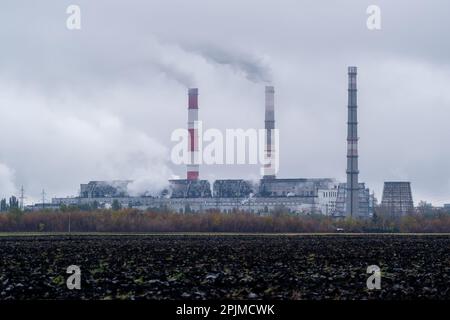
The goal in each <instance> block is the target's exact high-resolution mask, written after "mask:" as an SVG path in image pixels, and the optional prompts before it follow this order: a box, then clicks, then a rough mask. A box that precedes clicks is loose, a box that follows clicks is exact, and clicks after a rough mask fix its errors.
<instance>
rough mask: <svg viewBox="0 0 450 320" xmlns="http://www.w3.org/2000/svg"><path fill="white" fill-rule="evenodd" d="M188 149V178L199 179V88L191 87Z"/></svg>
mask: <svg viewBox="0 0 450 320" xmlns="http://www.w3.org/2000/svg"><path fill="white" fill-rule="evenodd" d="M188 96H189V101H188V131H189V139H188V141H189V142H188V143H189V146H188V150H189V164H188V165H187V179H188V180H197V179H198V176H199V165H198V162H197V159H198V89H197V88H191V89H189V91H188Z"/></svg>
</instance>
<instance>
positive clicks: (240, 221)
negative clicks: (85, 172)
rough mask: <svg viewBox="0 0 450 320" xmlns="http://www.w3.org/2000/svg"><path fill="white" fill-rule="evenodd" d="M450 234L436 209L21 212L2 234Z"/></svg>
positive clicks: (449, 217) (2, 223) (448, 219)
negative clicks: (354, 214) (333, 213)
mask: <svg viewBox="0 0 450 320" xmlns="http://www.w3.org/2000/svg"><path fill="white" fill-rule="evenodd" d="M69 226H70V230H71V231H72V232H242V233H250V232H255V233H306V232H318V233H327V232H331V233H334V232H373V233H377V232H394V233H395V232H412V233H436V232H442V233H444V232H450V214H449V213H445V212H433V213H427V214H408V215H403V216H393V215H390V214H388V213H386V212H382V211H380V212H377V213H376V214H375V215H374V216H373V217H372V218H370V219H349V218H346V219H342V218H341V219H336V218H332V217H329V216H323V215H291V214H287V213H277V214H273V215H256V214H252V213H246V212H240V211H235V212H233V213H220V212H218V211H207V212H204V213H195V214H181V213H174V212H170V211H161V210H147V211H139V210H137V209H129V208H125V209H97V210H80V209H76V208H69V207H66V208H62V209H60V210H56V211H49V210H41V211H35V212H22V211H20V210H10V211H8V212H6V213H3V214H0V232H67V231H69Z"/></svg>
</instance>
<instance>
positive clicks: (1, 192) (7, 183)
mask: <svg viewBox="0 0 450 320" xmlns="http://www.w3.org/2000/svg"><path fill="white" fill-rule="evenodd" d="M16 191H17V189H16V186H15V184H14V171H13V170H12V169H10V168H9V167H8V166H6V165H5V164H3V163H0V198H7V197H10V196H12V195H14V194H15V193H16Z"/></svg>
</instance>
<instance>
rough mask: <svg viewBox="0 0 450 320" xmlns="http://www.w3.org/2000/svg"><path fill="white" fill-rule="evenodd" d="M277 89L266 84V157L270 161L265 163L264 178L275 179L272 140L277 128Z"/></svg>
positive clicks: (273, 142)
mask: <svg viewBox="0 0 450 320" xmlns="http://www.w3.org/2000/svg"><path fill="white" fill-rule="evenodd" d="M274 95H275V90H274V87H273V86H266V97H265V98H266V99H265V102H266V103H265V104H266V107H265V108H266V112H265V113H266V114H265V130H266V141H265V145H266V146H265V150H264V151H265V157H266V161H268V163H266V164H264V175H263V179H275V164H274V160H273V157H274V156H275V152H276V150H275V147H276V146H275V141H272V138H273V136H272V135H273V134H274V132H273V130H274V129H275V112H274V111H275V110H274V109H275V97H274Z"/></svg>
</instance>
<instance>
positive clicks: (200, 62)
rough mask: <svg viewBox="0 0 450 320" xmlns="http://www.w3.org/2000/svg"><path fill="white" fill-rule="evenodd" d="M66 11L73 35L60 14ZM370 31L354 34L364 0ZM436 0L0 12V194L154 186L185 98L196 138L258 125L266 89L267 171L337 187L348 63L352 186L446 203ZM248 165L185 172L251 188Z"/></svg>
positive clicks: (449, 172)
mask: <svg viewBox="0 0 450 320" xmlns="http://www.w3.org/2000/svg"><path fill="white" fill-rule="evenodd" d="M71 4H76V5H79V6H80V8H81V30H76V31H70V30H68V29H67V28H66V19H67V17H68V14H66V9H67V7H68V6H69V5H71ZM372 4H374V5H378V6H379V7H380V8H381V19H382V20H381V27H382V29H381V30H377V31H370V30H368V29H367V27H366V20H367V17H368V15H367V14H366V9H367V7H368V6H369V5H372ZM449 31H450V2H449V1H447V0H430V1H419V0H395V1H393V0H370V1H365V0H341V1H318V0H310V1H299V0H226V1H225V0H214V1H212V0H190V1H186V0H146V1H137V0H127V1H125V0H122V1H113V0H96V1H87V0H86V1H81V0H71V1H62V0H54V1H46V0H40V1H31V0H28V1H22V0H2V1H1V4H0V41H1V44H0V121H1V125H0V139H1V140H0V196H9V195H10V194H12V193H17V191H18V189H19V188H20V186H21V185H23V186H24V188H25V189H26V194H27V197H28V198H27V201H28V203H30V202H33V201H38V200H39V194H40V192H41V190H42V188H45V189H46V192H47V194H48V198H50V197H52V196H66V195H75V194H76V193H77V190H78V188H79V184H80V183H83V182H87V181H89V180H96V179H97V180H99V179H125V178H132V179H140V178H143V177H144V178H145V179H147V180H146V181H147V182H149V183H150V184H154V185H155V186H157V185H160V184H162V183H163V182H164V181H165V180H166V179H167V178H170V177H172V176H180V177H184V175H185V168H184V166H174V165H172V164H171V163H170V161H169V153H170V149H171V148H172V146H173V143H172V142H171V141H170V134H171V132H172V130H174V129H176V128H184V127H185V126H186V119H187V110H186V108H187V106H186V95H187V92H186V88H187V87H189V86H197V87H199V91H200V118H201V119H202V120H203V121H204V126H205V128H219V129H225V128H244V129H246V128H262V127H263V121H264V86H265V85H266V84H267V83H272V84H273V85H274V86H275V90H276V126H277V127H278V128H279V129H280V139H281V143H280V153H281V155H280V157H281V159H280V160H281V165H280V171H279V173H278V176H279V177H334V178H337V179H339V180H341V181H345V166H346V115H347V74H346V69H347V66H348V65H356V66H358V68H359V69H358V71H359V75H358V85H359V110H358V112H359V136H360V141H359V145H360V163H359V165H360V180H361V181H364V182H366V183H367V185H368V186H369V187H370V188H371V189H373V190H374V191H375V193H376V195H377V197H378V198H379V199H380V198H381V191H382V184H383V181H389V180H409V181H411V182H412V188H413V197H414V200H415V202H416V203H417V202H418V201H419V200H428V201H432V202H433V203H434V204H442V203H446V202H450V165H449V163H450V148H449V144H450V130H449V124H450V41H449ZM258 175H259V167H258V166H255V165H254V166H211V167H205V166H203V167H201V176H202V177H203V178H205V179H211V180H212V179H216V178H237V177H244V178H250V179H254V178H256V177H258Z"/></svg>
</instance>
